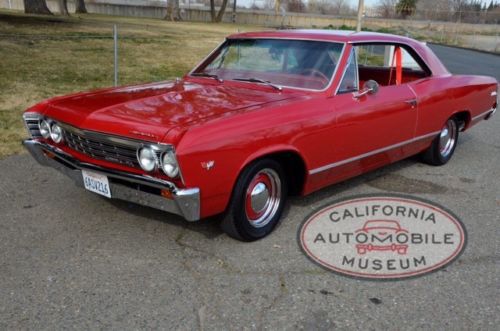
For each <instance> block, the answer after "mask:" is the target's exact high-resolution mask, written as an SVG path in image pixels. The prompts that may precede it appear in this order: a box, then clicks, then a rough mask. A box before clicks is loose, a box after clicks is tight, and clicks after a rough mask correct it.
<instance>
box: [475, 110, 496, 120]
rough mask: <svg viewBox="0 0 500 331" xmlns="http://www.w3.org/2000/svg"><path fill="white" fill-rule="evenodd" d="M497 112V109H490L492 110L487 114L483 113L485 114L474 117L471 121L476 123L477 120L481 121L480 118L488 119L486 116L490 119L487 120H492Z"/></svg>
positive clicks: (486, 112)
mask: <svg viewBox="0 0 500 331" xmlns="http://www.w3.org/2000/svg"><path fill="white" fill-rule="evenodd" d="M496 110H497V109H496V108H490V109H488V110H487V111H485V112H483V113H481V114H479V115H476V116H474V117H473V118H472V119H471V121H475V120H477V119H479V118H482V117H486V116H488V118H487V119H490V118H491V116H493V114H495V112H496Z"/></svg>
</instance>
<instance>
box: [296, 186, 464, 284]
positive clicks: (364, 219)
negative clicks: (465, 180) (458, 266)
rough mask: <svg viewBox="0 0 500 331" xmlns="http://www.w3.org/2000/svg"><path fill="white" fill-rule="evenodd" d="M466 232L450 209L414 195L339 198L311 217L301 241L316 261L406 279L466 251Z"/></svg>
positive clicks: (358, 273) (343, 270)
mask: <svg viewBox="0 0 500 331" xmlns="http://www.w3.org/2000/svg"><path fill="white" fill-rule="evenodd" d="M466 242H467V233H466V230H465V227H464V225H463V224H462V222H461V221H460V220H459V219H458V218H457V217H456V216H455V215H453V214H452V213H451V212H450V211H448V210H446V209H444V208H442V207H440V206H438V205H436V204H434V203H432V202H429V201H424V200H420V199H417V198H413V197H402V196H391V195H383V196H382V195H370V196H361V197H353V198H350V199H346V200H341V201H337V202H334V203H332V204H330V205H329V206H326V207H324V208H322V209H321V210H319V211H317V212H315V213H314V214H312V215H310V216H309V217H308V218H307V219H306V220H305V221H304V223H303V224H302V227H301V228H300V231H299V244H300V246H301V248H302V250H303V251H304V253H305V254H306V255H307V256H308V257H309V258H310V259H311V260H312V261H314V262H316V263H317V264H319V265H321V266H323V267H324V268H326V269H329V270H331V271H334V272H336V273H339V274H342V275H346V276H351V277H356V278H363V279H386V280H395V279H404V278H409V277H415V276H420V275H424V274H427V273H430V272H432V271H435V270H438V269H440V268H443V267H445V266H447V265H449V264H450V263H452V262H453V261H454V260H455V259H457V258H458V256H460V254H461V253H462V252H463V250H464V249H465V245H466Z"/></svg>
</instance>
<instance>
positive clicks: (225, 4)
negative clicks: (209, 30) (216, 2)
mask: <svg viewBox="0 0 500 331" xmlns="http://www.w3.org/2000/svg"><path fill="white" fill-rule="evenodd" d="M227 1H228V0H223V1H222V6H220V9H219V13H218V14H217V18H216V22H217V23H219V22H221V21H222V18H223V17H224V12H225V11H226V6H227Z"/></svg>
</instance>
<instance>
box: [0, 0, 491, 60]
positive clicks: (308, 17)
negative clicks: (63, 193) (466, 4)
mask: <svg viewBox="0 0 500 331" xmlns="http://www.w3.org/2000/svg"><path fill="white" fill-rule="evenodd" d="M100 1H102V2H100ZM104 1H107V2H104ZM109 2H113V3H109ZM9 3H10V7H11V8H12V9H17V10H22V9H23V1H22V0H0V8H2V7H3V8H8V7H9ZM131 3H132V1H127V2H126V0H94V1H89V2H87V4H86V6H87V10H88V11H89V12H90V13H97V14H106V15H117V16H133V17H149V18H159V19H162V18H164V17H165V15H166V12H167V10H166V7H165V5H163V6H162V5H160V4H159V3H158V2H149V3H148V2H144V3H146V5H133V4H131ZM47 4H48V6H49V8H50V9H51V10H52V11H54V12H57V10H58V4H57V1H56V0H47ZM165 4H166V2H165ZM68 7H69V10H70V12H71V11H73V10H74V3H73V1H72V0H69V1H68ZM497 9H498V10H496V11H491V12H487V11H482V12H477V11H464V10H459V11H449V10H439V9H435V10H424V9H417V10H416V11H413V12H411V13H410V14H411V15H403V14H401V13H398V12H397V11H396V10H395V8H394V7H389V8H386V9H383V8H380V7H378V8H371V9H370V8H369V9H367V10H366V12H365V15H364V18H363V27H364V28H367V29H370V30H374V31H381V32H389V33H398V34H404V35H408V36H410V37H414V38H418V39H421V40H426V41H431V42H438V43H443V44H451V45H458V46H464V47H470V48H477V49H481V50H486V51H492V52H500V37H499V35H500V24H499V23H500V8H497ZM402 16H405V18H404V19H403V18H402ZM182 18H183V19H184V20H186V21H195V22H210V21H211V15H210V11H209V10H208V8H191V6H190V5H189V4H188V5H184V6H183V8H182ZM233 19H235V23H237V24H252V25H260V26H265V27H293V28H295V27H302V28H326V27H330V28H343V29H352V28H354V27H355V26H356V17H354V16H352V10H350V11H348V12H346V13H345V14H344V15H321V14H306V13H285V12H282V13H280V14H279V15H276V14H275V12H274V10H267V11H265V10H244V9H238V11H237V14H236V15H235V17H233V13H232V11H231V9H230V8H229V6H228V9H227V10H226V13H225V15H224V17H223V22H226V23H231V22H232V21H233Z"/></svg>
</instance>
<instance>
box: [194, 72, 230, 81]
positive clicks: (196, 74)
mask: <svg viewBox="0 0 500 331" xmlns="http://www.w3.org/2000/svg"><path fill="white" fill-rule="evenodd" d="M191 76H195V77H210V78H213V79H215V80H216V81H218V82H219V83H222V82H224V80H223V79H222V78H220V77H219V76H217V75H214V74H209V73H206V72H193V73H192V74H191Z"/></svg>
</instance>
